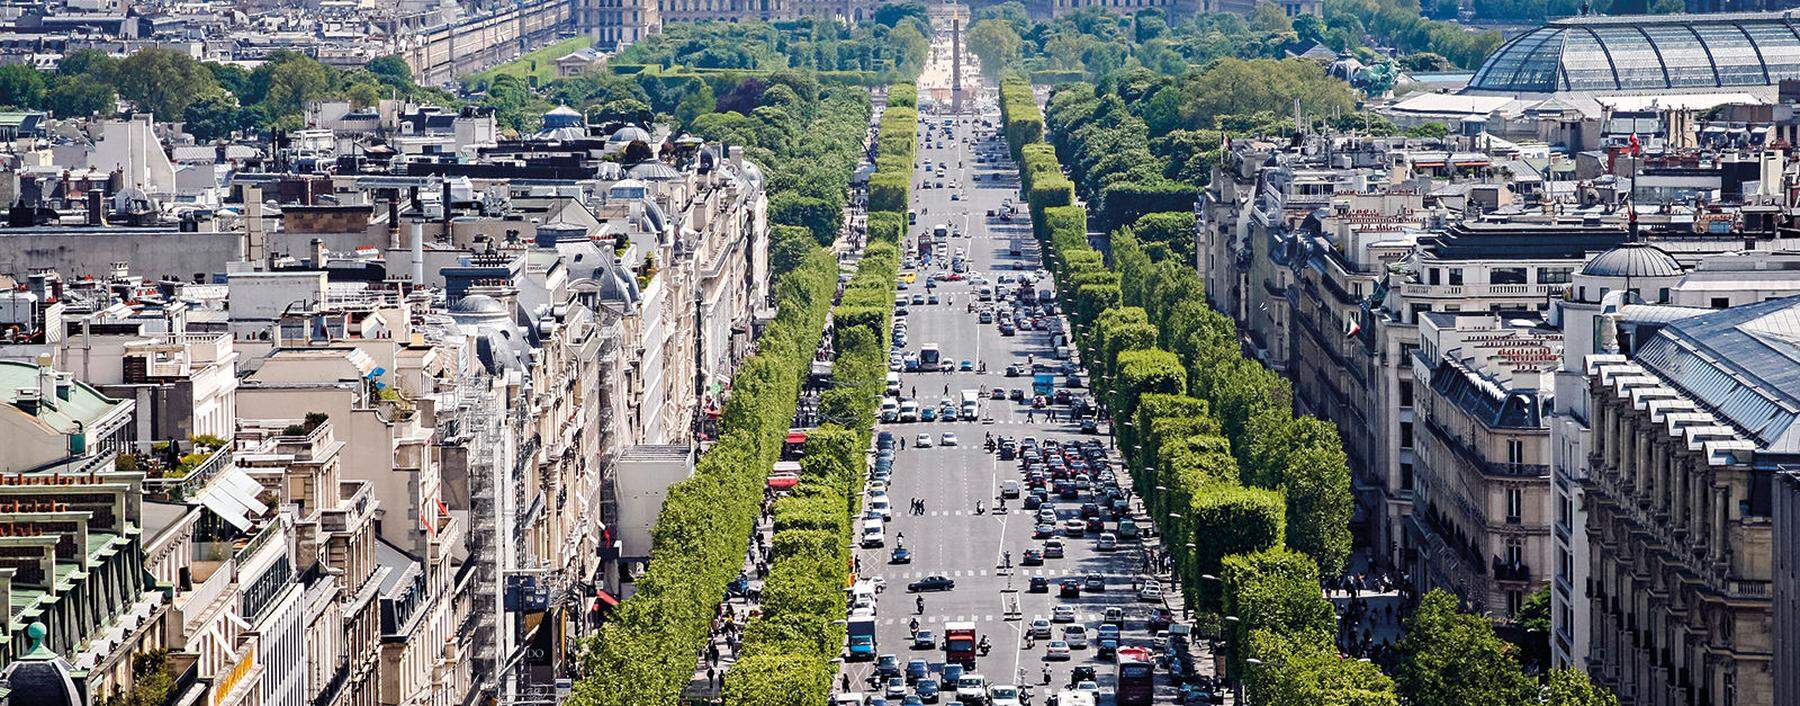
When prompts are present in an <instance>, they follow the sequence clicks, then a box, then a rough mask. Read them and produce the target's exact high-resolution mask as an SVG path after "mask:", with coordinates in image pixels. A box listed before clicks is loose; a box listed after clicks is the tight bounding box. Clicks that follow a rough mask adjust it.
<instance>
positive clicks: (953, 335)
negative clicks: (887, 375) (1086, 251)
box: [845, 101, 1173, 705]
mask: <svg viewBox="0 0 1800 706" xmlns="http://www.w3.org/2000/svg"><path fill="white" fill-rule="evenodd" d="M983 109H988V110H987V111H986V112H977V111H981V110H983ZM969 110H970V111H971V112H970V113H969V114H967V115H964V116H959V119H958V123H957V125H956V126H955V128H954V131H953V136H949V137H946V136H945V134H944V131H943V129H942V127H941V126H942V125H943V121H944V119H945V118H947V117H950V116H947V115H933V114H929V113H927V114H925V115H923V116H922V117H921V123H929V124H931V125H933V126H934V128H935V129H933V130H932V131H931V137H930V139H924V138H923V137H921V140H920V149H919V150H918V160H919V161H920V162H921V163H929V164H930V165H932V170H931V171H929V172H928V171H927V170H925V169H922V168H919V165H918V164H915V165H914V166H915V171H914V190H913V193H914V195H915V197H916V198H915V204H914V208H915V209H916V210H918V211H919V216H918V222H917V224H916V225H913V226H911V227H910V228H909V230H908V233H907V241H906V243H905V244H904V245H905V248H906V249H908V250H909V251H911V250H912V249H913V248H914V247H915V245H916V242H917V239H918V238H920V237H924V238H926V239H927V240H930V234H931V231H932V229H933V227H935V226H938V225H941V224H948V225H950V226H953V227H959V228H960V229H961V231H962V233H963V237H951V238H948V239H947V240H948V242H947V244H946V247H945V250H946V251H947V252H948V253H951V254H954V253H955V252H956V251H958V250H962V251H964V252H965V253H966V256H967V258H968V260H969V268H970V273H971V274H975V275H980V276H981V277H982V278H985V280H986V281H987V282H989V283H990V284H994V283H997V281H998V278H999V276H1000V275H1003V274H1017V273H1021V272H1027V271H1034V270H1037V268H1038V267H1039V264H1038V246H1037V244H1036V242H1035V241H1034V240H1032V238H1031V233H1030V226H1029V224H1028V223H1027V221H1026V218H1027V217H1026V216H1025V214H1024V212H1023V208H1021V209H1020V213H1019V215H1018V216H1016V217H1015V218H1014V220H1013V221H1012V222H1010V223H1004V222H1001V221H999V220H998V219H993V218H988V217H986V215H985V213H986V212H987V211H988V210H989V209H1001V208H1002V204H1003V202H1006V201H1008V200H1009V199H1010V200H1012V201H1015V202H1016V201H1018V188H1019V187H1018V179H1017V174H1016V172H1015V167H1014V166H1013V164H1012V162H1011V161H1010V159H1008V158H1007V157H1006V154H1005V148H1004V145H1003V142H1002V141H1001V140H1000V139H999V138H997V137H994V135H995V128H991V127H981V126H980V125H979V123H980V121H981V120H983V119H986V120H988V121H990V122H991V123H993V124H994V125H996V126H997V125H998V124H999V122H1000V118H999V113H998V111H997V110H994V109H991V102H985V101H984V102H981V103H980V104H977V105H973V106H969ZM961 117H966V118H971V119H972V123H970V124H965V123H962V122H961V120H960V118H961ZM924 134H925V133H924V131H923V130H921V132H920V135H921V136H923V135H924ZM967 137H973V138H974V139H975V142H976V144H973V145H971V144H967V143H965V142H964V138H967ZM940 145H941V146H940ZM977 154H986V155H991V156H992V157H991V158H990V160H989V161H988V162H986V163H981V162H978V161H977V158H976V156H977ZM940 161H941V162H943V163H945V164H946V165H947V168H946V169H945V175H944V176H941V177H940V176H937V174H936V171H935V168H936V165H937V164H938V163H939V162H940ZM959 163H960V164H961V165H962V166H960V167H959V166H958V165H959ZM927 180H928V181H930V182H932V183H933V184H935V183H936V182H939V181H942V182H943V183H944V184H945V185H946V187H948V186H949V185H951V184H952V183H954V184H956V185H957V186H958V187H960V188H956V189H952V188H919V185H920V183H922V182H924V181H927ZM953 193H954V194H958V195H959V197H960V198H959V199H958V200H952V198H951V195H952V194H953ZM1015 241H1016V242H1018V243H1019V245H1020V248H1019V252H1020V254H1018V255H1012V254H1010V251H1011V249H1012V243H1013V242H1015ZM939 264H940V263H937V262H933V263H930V264H923V265H920V266H918V267H917V268H916V269H914V270H913V271H915V272H916V273H917V276H918V279H917V280H916V282H915V283H913V284H910V285H908V286H907V287H905V288H904V289H902V290H901V291H900V292H899V294H900V296H901V298H902V299H904V300H910V299H911V297H912V295H914V294H921V295H924V294H927V293H930V294H936V295H937V296H938V298H939V301H940V303H939V304H937V305H922V306H907V307H905V308H906V310H907V313H906V314H905V315H904V316H898V317H896V318H897V320H905V321H907V322H908V332H907V336H906V345H905V347H904V349H903V350H905V351H910V352H914V353H916V352H918V351H919V350H920V348H921V346H923V345H924V344H927V343H936V344H937V345H938V347H939V349H940V350H941V351H942V357H943V360H944V361H946V362H947V363H950V364H960V363H961V362H962V361H965V360H966V361H970V363H971V364H972V365H975V366H980V365H982V364H986V366H987V371H988V372H987V374H977V373H974V372H952V373H948V374H946V373H939V372H929V373H903V374H902V376H901V394H902V395H903V396H904V397H908V398H912V399H917V400H918V401H919V402H920V404H921V405H932V406H936V405H937V404H939V403H940V402H941V401H942V400H943V399H945V398H948V399H950V400H952V401H953V402H955V403H958V404H960V401H961V391H962V390H965V389H977V390H991V389H992V388H994V387H995V386H999V387H1003V388H1006V389H1008V390H1011V389H1013V388H1021V389H1023V390H1024V391H1025V393H1026V399H1027V400H1029V399H1030V391H1031V378H1030V376H1029V375H1026V376H1021V377H1006V376H1004V374H1003V371H1004V370H1005V369H1006V367H1007V366H1008V365H1009V364H1012V363H1015V362H1020V363H1023V362H1025V361H1026V360H1027V356H1031V357H1032V358H1033V359H1035V360H1038V361H1048V362H1052V363H1057V362H1060V361H1057V360H1055V359H1054V357H1053V353H1054V351H1053V347H1052V338H1051V335H1052V334H1050V333H1049V332H1046V331H1042V330H1021V331H1019V332H1018V333H1017V335H1014V336H1002V335H1001V333H1000V332H999V330H998V329H997V328H996V326H995V325H994V324H991V323H990V324H982V323H979V322H978V315H977V314H976V313H972V312H970V311H969V310H968V308H967V306H968V303H969V302H970V301H972V300H974V299H975V298H976V293H975V289H976V285H974V284H972V283H971V282H970V281H968V280H963V281H955V282H938V283H937V286H935V287H934V288H932V289H929V290H927V289H926V288H925V286H924V285H925V282H926V280H927V278H929V277H931V276H932V275H935V274H937V273H940V272H944V271H947V270H945V269H941V268H940V267H939ZM944 264H947V263H944ZM905 269H906V268H905V267H903V270H905ZM1037 288H1038V289H1050V288H1052V285H1051V283H1050V281H1049V279H1048V278H1047V277H1046V278H1044V279H1043V280H1041V281H1040V282H1039V283H1038V284H1037ZM999 306H1002V307H1010V306H1011V303H1010V302H1005V303H1000V304H999ZM1058 378H1059V383H1060V382H1061V376H1058ZM1073 392H1075V393H1078V394H1085V393H1087V392H1088V390H1087V389H1085V386H1084V387H1083V389H1078V390H1073ZM981 404H982V416H983V417H984V418H985V419H983V420H980V421H968V422H965V421H957V422H949V423H945V422H933V423H884V424H881V425H879V427H878V430H880V431H889V432H893V433H894V435H895V436H896V437H900V438H904V439H905V441H906V448H905V449H903V450H900V451H899V452H898V453H897V457H896V459H895V463H894V471H893V477H892V480H891V486H890V488H889V490H888V497H889V498H890V502H891V503H892V506H893V519H892V521H890V522H889V523H888V526H887V533H886V546H885V547H883V548H880V549H866V550H861V551H860V552H859V555H860V558H861V562H862V567H863V576H864V577H878V578H879V579H881V580H882V581H884V582H885V590H884V591H883V592H882V593H881V594H879V600H878V603H877V612H876V615H877V652H879V653H880V654H892V655H894V656H895V657H897V658H898V660H899V662H900V663H901V664H902V665H905V663H906V662H907V661H908V660H910V659H914V658H923V659H926V660H928V661H929V662H930V663H931V665H932V671H933V673H934V674H933V676H936V675H937V673H938V672H940V670H941V669H942V666H943V663H944V652H943V651H942V640H943V629H944V624H945V623H946V622H951V621H974V622H975V623H976V625H977V627H978V630H979V634H980V635H983V636H986V637H987V638H988V640H989V641H990V644H991V650H990V652H989V653H988V654H987V655H986V656H983V657H979V658H978V659H977V668H976V670H974V671H976V672H978V673H980V674H982V675H984V676H986V677H987V678H988V681H989V682H990V683H997V684H1007V683H1021V684H1022V685H1028V686H1030V687H1031V688H1032V691H1033V692H1034V693H1033V700H1032V703H1033V704H1034V705H1036V704H1043V703H1045V701H1046V699H1045V697H1046V696H1048V695H1049V694H1052V693H1055V690H1057V689H1062V688H1067V687H1068V686H1069V685H1070V684H1069V678H1070V674H1071V672H1072V670H1073V668H1074V666H1076V665H1090V666H1092V667H1094V670H1095V672H1096V674H1097V676H1098V681H1099V684H1100V686H1101V694H1100V698H1099V700H1098V701H1099V703H1102V704H1111V703H1112V702H1113V698H1112V689H1113V680H1114V673H1113V672H1114V669H1115V667H1114V663H1113V662H1112V661H1111V660H1100V659H1097V658H1096V657H1095V650H1094V648H1093V646H1092V645H1091V644H1090V646H1089V647H1088V648H1087V649H1078V650H1073V651H1072V652H1073V654H1072V659H1070V660H1069V661H1045V660H1044V655H1045V644H1046V642H1048V641H1047V640H1039V641H1037V642H1036V644H1035V646H1034V647H1032V648H1031V649H1026V647H1025V640H1024V635H1023V632H1022V631H1024V630H1025V629H1027V628H1028V627H1029V625H1030V622H1031V620H1032V619H1034V618H1038V617H1043V618H1050V617H1051V614H1052V610H1053V608H1054V607H1055V606H1056V605H1058V604H1061V603H1067V604H1069V605H1071V606H1073V607H1074V609H1075V611H1076V613H1077V622H1078V623H1080V624H1083V625H1086V626H1087V627H1088V629H1089V631H1090V638H1092V631H1093V629H1094V628H1096V627H1097V626H1098V625H1099V624H1100V615H1101V613H1102V611H1103V610H1104V609H1105V608H1106V607H1108V606H1120V607H1123V608H1124V609H1125V611H1126V614H1127V616H1128V617H1127V620H1126V624H1125V626H1126V630H1125V632H1124V639H1123V644H1125V645H1145V646H1148V645H1149V643H1150V640H1151V635H1150V634H1149V633H1148V632H1147V631H1146V629H1145V622H1144V617H1145V616H1146V615H1147V614H1148V613H1149V611H1150V610H1151V609H1152V608H1153V607H1161V606H1162V605H1163V604H1162V603H1161V602H1156V603H1149V602H1143V601H1140V600H1138V597H1137V595H1136V592H1135V591H1134V590H1133V586H1134V584H1135V583H1136V582H1137V581H1139V580H1141V579H1142V578H1144V575H1143V574H1141V573H1139V569H1140V566H1141V564H1140V559H1139V556H1140V554H1139V549H1138V546H1139V545H1137V544H1122V545H1121V546H1120V548H1119V549H1118V550H1117V551H1112V552H1100V551H1097V550H1096V549H1095V544H1096V540H1095V535H1091V534H1090V535H1086V536H1084V537H1071V538H1064V539H1063V542H1064V543H1065V545H1066V546H1067V554H1066V556H1065V557H1064V558H1060V559H1047V560H1045V562H1044V565H1042V566H1036V567H1024V566H1018V563H1019V559H1020V558H1021V557H1022V556H1023V554H1024V552H1025V550H1026V549H1029V548H1037V547H1041V546H1042V545H1043V541H1042V540H1037V539H1033V538H1032V529H1033V524H1034V520H1033V514H1034V513H1032V512H1028V511H1025V510H1023V509H1022V508H1021V507H1020V501H1018V500H1010V501H1008V502H1007V505H1008V506H1009V508H1010V509H1011V511H1010V512H1008V513H1004V514H1001V513H996V512H993V508H994V507H995V504H996V500H995V499H996V498H997V496H998V495H999V494H1000V484H1001V483H1002V482H1003V481H1006V480H1021V481H1022V480H1023V473H1022V471H1021V470H1020V468H1019V466H1018V464H1017V462H1015V461H1006V462H1002V461H1000V460H999V458H998V456H997V455H995V454H991V453H988V452H987V451H985V449H984V448H983V440H984V438H985V435H986V434H989V433H992V434H993V435H995V437H999V436H1001V435H1010V436H1013V437H1015V438H1022V437H1026V436H1032V437H1036V438H1038V439H1040V440H1042V439H1059V440H1066V441H1075V440H1084V439H1099V440H1101V441H1103V442H1104V441H1105V440H1106V439H1107V437H1106V436H1105V435H1104V432H1105V431H1106V427H1105V426H1104V425H1102V426H1101V427H1100V432H1102V433H1101V434H1100V435H1095V434H1093V433H1088V434H1083V433H1081V430H1080V428H1079V426H1078V424H1077V423H1075V422H1071V421H1067V419H1066V416H1062V415H1060V414H1059V417H1060V418H1061V419H1062V421H1059V422H1056V423H1051V422H1048V421H1046V419H1045V417H1044V416H1043V414H1042V412H1041V411H1040V412H1038V413H1035V414H1031V415H1029V421H1028V412H1029V410H1030V403H1029V402H1028V401H1027V402H1014V401H999V400H992V399H989V398H988V397H987V396H985V395H984V396H983V398H982V402H981ZM1057 409H1058V411H1059V412H1066V408H1057ZM990 420H991V421H990ZM945 432H953V433H955V434H956V435H957V436H958V437H959V442H960V443H959V445H957V446H948V447H947V446H942V445H941V444H940V443H938V442H939V441H940V438H941V436H942V434H943V433H945ZM919 434H929V435H930V436H931V437H932V441H933V445H932V447H931V448H919V447H918V445H917V443H916V438H917V436H918V435H919ZM1110 460H1111V462H1112V464H1113V466H1112V467H1113V469H1114V470H1115V472H1116V473H1117V475H1118V476H1119V477H1120V482H1121V483H1122V484H1129V482H1130V478H1129V476H1128V474H1126V473H1125V472H1124V471H1123V470H1122V469H1120V468H1118V466H1117V455H1116V453H1115V454H1112V455H1111V456H1110ZM1089 497H1090V496H1089V495H1088V494H1087V493H1083V494H1082V497H1081V499H1080V500H1077V501H1059V502H1056V503H1055V505H1054V507H1055V509H1056V511H1057V514H1058V516H1059V517H1060V518H1062V519H1069V518H1075V517H1079V516H1080V511H1079V510H1080V503H1081V502H1082V501H1085V500H1088V499H1089ZM913 498H919V499H921V500H923V501H924V503H925V513H924V514H923V515H915V514H912V513H911V512H909V506H910V501H911V499H913ZM977 501H981V502H982V503H983V504H984V505H985V506H986V507H987V509H988V511H987V512H985V513H982V514H976V513H975V504H976V502H977ZM902 535H904V545H905V546H906V547H907V548H909V549H910V550H912V552H913V554H914V558H913V560H912V562H911V563H910V564H891V563H889V557H890V552H891V551H892V550H893V548H894V547H895V546H896V543H898V542H900V541H901V540H900V537H901V536H902ZM1007 553H1010V554H1011V558H1012V561H1013V564H1014V566H1013V567H1012V568H1011V569H1010V570H1008V569H1007V568H1006V567H1005V566H1004V564H1005V561H1004V558H1005V556H1006V555H1007ZM1089 574H1098V575H1101V576H1104V577H1105V580H1106V590H1105V591H1103V592H1101V593H1097V594H1094V593H1087V592H1083V594H1082V595H1081V597H1079V598H1058V597H1057V587H1056V580H1057V579H1058V578H1061V577H1065V576H1086V575H1089ZM928 575H942V576H947V577H950V578H951V579H953V580H954V581H955V582H956V585H955V588H954V589H953V590H950V591H943V592H931V593H922V594H913V593H909V592H908V591H907V586H906V585H907V583H908V582H910V581H912V580H915V579H918V578H920V577H924V576H928ZM1033 576H1044V577H1048V578H1049V580H1050V590H1049V592H1046V593H1031V592H1028V591H1027V590H1026V589H1027V584H1028V582H1029V580H1030V578H1031V577H1033ZM1013 590H1016V593H1007V591H1013ZM919 595H923V596H924V597H925V610H924V612H923V614H918V613H917V612H916V611H915V598H916V596H919ZM1008 597H1011V599H1012V600H1016V601H1017V605H1018V609H1019V613H1020V616H1019V619H1014V620H1008V619H1007V615H1006V613H1007V610H1006V608H1007V601H1008V600H1009V598H1008ZM915 617H916V618H917V619H918V621H919V623H920V627H921V628H924V629H929V630H931V631H932V632H933V634H934V637H935V638H936V640H937V641H938V644H939V646H938V648H937V649H912V648H911V642H912V640H911V630H910V627H909V623H910V621H911V620H913V619H914V618H915ZM1063 625H1064V624H1061V623H1059V624H1056V626H1055V630H1056V632H1057V633H1058V635H1057V636H1058V637H1060V636H1061V635H1060V633H1061V631H1062V628H1063ZM1091 642H1092V640H1091V639H1090V643H1091ZM1046 666H1048V667H1049V668H1050V672H1051V674H1050V684H1049V686H1045V685H1044V684H1043V674H1044V673H1043V668H1044V667H1046ZM845 670H846V673H847V674H848V676H849V677H850V681H851V685H850V688H851V690H855V691H864V692H869V691H876V692H879V687H877V688H876V689H870V688H869V687H868V684H867V682H866V681H864V680H865V678H866V677H867V676H868V675H870V674H871V673H872V672H873V670H874V665H873V663H872V662H851V663H848V664H847V665H846V666H845ZM1158 676H1159V682H1160V681H1161V676H1162V675H1161V674H1160V673H1159V675H1158ZM909 693H910V692H909ZM953 701H954V695H953V694H950V693H946V695H945V698H944V699H943V702H944V703H949V702H953ZM1172 701H1173V698H1172V690H1171V688H1170V687H1168V686H1166V685H1164V684H1160V683H1159V686H1158V702H1159V703H1169V702H1172ZM889 703H890V704H894V705H897V704H899V703H900V699H890V700H889Z"/></svg>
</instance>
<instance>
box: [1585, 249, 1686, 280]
mask: <svg viewBox="0 0 1800 706" xmlns="http://www.w3.org/2000/svg"><path fill="white" fill-rule="evenodd" d="M1682 271H1683V270H1682V268H1681V263H1679V262H1676V261H1675V257H1674V256H1673V255H1670V254H1669V253H1667V252H1664V251H1663V250H1662V248H1658V247H1656V246H1654V245H1650V244H1647V243H1621V244H1620V245H1618V246H1617V247H1614V248H1613V249H1611V250H1608V251H1606V252H1603V253H1600V254H1599V255H1598V256H1596V257H1595V258H1594V259H1592V260H1589V261H1588V263H1587V265H1586V266H1584V267H1582V268H1581V274H1584V275H1587V276H1589V277H1680V276H1681V274H1682Z"/></svg>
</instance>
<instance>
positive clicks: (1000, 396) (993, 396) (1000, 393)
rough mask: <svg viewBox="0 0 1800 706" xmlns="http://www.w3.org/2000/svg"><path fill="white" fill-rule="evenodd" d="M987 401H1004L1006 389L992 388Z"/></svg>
mask: <svg viewBox="0 0 1800 706" xmlns="http://www.w3.org/2000/svg"><path fill="white" fill-rule="evenodd" d="M988 399H990V400H1005V399H1006V389H1005V388H999V387H996V388H994V391H993V392H989V393H988Z"/></svg>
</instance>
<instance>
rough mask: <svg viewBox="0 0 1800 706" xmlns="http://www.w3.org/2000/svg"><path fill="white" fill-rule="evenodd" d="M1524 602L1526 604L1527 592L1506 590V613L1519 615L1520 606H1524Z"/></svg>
mask: <svg viewBox="0 0 1800 706" xmlns="http://www.w3.org/2000/svg"><path fill="white" fill-rule="evenodd" d="M1524 604H1525V593H1524V592H1523V591H1507V592H1506V614H1507V615H1518V614H1519V608H1520V607H1521V606H1523V605H1524Z"/></svg>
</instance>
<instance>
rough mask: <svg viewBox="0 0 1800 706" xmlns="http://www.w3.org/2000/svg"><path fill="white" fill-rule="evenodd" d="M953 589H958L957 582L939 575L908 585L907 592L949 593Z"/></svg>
mask: <svg viewBox="0 0 1800 706" xmlns="http://www.w3.org/2000/svg"><path fill="white" fill-rule="evenodd" d="M953 588H956V581H955V580H953V579H951V578H950V577H948V576H937V575H933V576H927V577H925V578H922V579H919V580H917V581H914V582H912V583H909V584H906V590H907V591H909V592H911V593H921V592H924V591H948V590H951V589H953Z"/></svg>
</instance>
